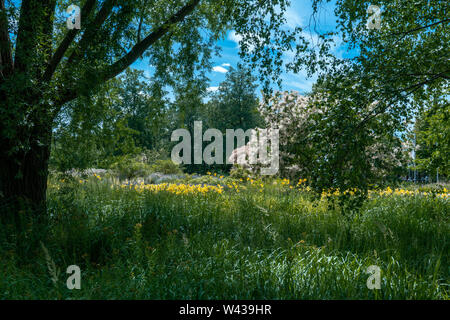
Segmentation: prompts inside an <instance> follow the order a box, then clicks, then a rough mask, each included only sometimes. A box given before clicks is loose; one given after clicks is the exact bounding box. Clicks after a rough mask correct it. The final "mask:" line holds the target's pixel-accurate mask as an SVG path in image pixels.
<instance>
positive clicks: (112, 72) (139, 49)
mask: <svg viewBox="0 0 450 320" xmlns="http://www.w3.org/2000/svg"><path fill="white" fill-rule="evenodd" d="M199 3H200V0H191V1H190V2H189V3H188V4H186V5H185V6H184V7H183V8H181V9H180V10H179V11H178V12H177V13H175V14H174V15H172V16H171V17H170V18H169V19H168V20H167V21H166V22H165V23H163V24H162V25H161V26H159V27H158V28H156V29H155V30H154V31H153V32H151V33H150V34H149V35H148V36H147V37H146V38H144V40H142V41H141V42H139V43H137V44H136V45H135V46H134V47H133V48H132V49H131V50H130V51H129V52H128V53H127V54H126V55H125V56H123V57H122V58H121V59H119V60H118V61H117V62H115V63H113V64H112V65H110V66H108V67H106V68H105V69H104V70H102V71H100V72H98V74H99V75H98V76H97V77H96V80H95V81H94V82H95V83H92V86H95V85H98V84H101V83H103V82H105V81H108V80H109V79H112V78H114V77H115V76H116V75H118V74H119V73H121V72H122V71H124V70H125V69H126V68H128V67H129V66H130V65H131V64H132V63H133V62H134V61H136V60H137V59H138V58H139V56H141V55H142V54H143V53H144V52H145V50H147V49H148V48H149V47H150V46H151V45H153V44H154V43H155V42H156V41H158V40H159V39H161V38H162V37H163V36H164V35H165V34H167V32H168V31H169V30H170V28H171V26H173V25H174V24H176V23H178V22H181V21H183V19H184V18H186V16H188V15H189V14H191V13H192V12H193V11H194V9H195V7H196V6H197V5H198V4H199ZM58 95H59V98H58V99H57V101H56V103H55V105H56V106H58V107H60V106H62V105H63V104H64V103H67V102H69V101H71V100H73V99H75V98H76V97H77V95H78V92H77V90H76V88H71V89H63V90H58Z"/></svg>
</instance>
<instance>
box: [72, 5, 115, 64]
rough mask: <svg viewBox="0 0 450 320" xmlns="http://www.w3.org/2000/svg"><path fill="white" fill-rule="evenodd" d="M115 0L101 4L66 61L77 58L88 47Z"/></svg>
mask: <svg viewBox="0 0 450 320" xmlns="http://www.w3.org/2000/svg"><path fill="white" fill-rule="evenodd" d="M116 2H117V0H106V1H105V3H104V4H103V6H102V8H101V9H100V11H99V12H98V14H97V16H96V17H95V18H94V21H92V23H90V24H89V26H88V27H87V28H86V31H85V32H84V34H83V36H82V37H81V40H80V42H79V43H78V48H76V49H75V50H74V51H73V52H72V54H71V55H70V57H69V61H68V63H69V64H71V63H73V62H74V61H75V60H76V59H78V58H79V57H80V56H81V55H82V54H83V53H84V52H85V51H86V49H87V48H88V47H89V45H90V44H91V43H92V40H93V38H94V37H95V34H96V32H97V30H98V29H99V28H100V27H101V26H102V24H103V23H104V22H105V20H106V18H108V16H109V14H110V13H111V12H112V9H113V7H114V5H115V4H116Z"/></svg>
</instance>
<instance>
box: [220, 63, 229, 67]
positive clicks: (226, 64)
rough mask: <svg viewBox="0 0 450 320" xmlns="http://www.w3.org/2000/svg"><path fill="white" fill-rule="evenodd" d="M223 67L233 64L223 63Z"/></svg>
mask: <svg viewBox="0 0 450 320" xmlns="http://www.w3.org/2000/svg"><path fill="white" fill-rule="evenodd" d="M222 67H231V64H229V63H222Z"/></svg>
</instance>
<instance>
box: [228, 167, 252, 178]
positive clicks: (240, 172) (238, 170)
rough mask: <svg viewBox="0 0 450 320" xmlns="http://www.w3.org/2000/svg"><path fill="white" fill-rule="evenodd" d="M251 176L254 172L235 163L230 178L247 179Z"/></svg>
mask: <svg viewBox="0 0 450 320" xmlns="http://www.w3.org/2000/svg"><path fill="white" fill-rule="evenodd" d="M251 177H252V173H251V172H250V171H249V170H247V169H245V168H243V167H242V166H240V165H234V166H233V168H231V170H230V178H233V179H243V180H246V179H247V178H251Z"/></svg>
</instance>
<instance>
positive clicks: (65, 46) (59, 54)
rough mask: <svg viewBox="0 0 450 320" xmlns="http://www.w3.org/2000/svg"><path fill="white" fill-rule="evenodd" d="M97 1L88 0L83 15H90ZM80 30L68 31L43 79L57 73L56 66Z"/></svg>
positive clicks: (82, 10)
mask: <svg viewBox="0 0 450 320" xmlns="http://www.w3.org/2000/svg"><path fill="white" fill-rule="evenodd" d="M96 2H97V1H96V0H88V1H87V2H86V3H85V5H84V6H83V8H82V9H81V17H87V16H89V15H90V13H91V12H92V9H93V8H94V5H95V3H96ZM79 31H80V30H79V29H72V30H69V31H68V32H67V33H66V36H65V37H64V39H63V41H62V42H61V44H60V45H59V47H58V49H56V51H55V53H54V55H53V57H52V58H51V60H50V62H49V63H48V66H47V69H46V70H45V73H44V76H43V81H45V82H48V81H50V79H51V77H52V76H53V74H54V73H55V70H56V68H57V67H58V65H59V63H60V62H61V59H62V58H63V57H64V54H65V53H66V51H67V49H68V48H69V46H70V44H71V43H72V42H73V39H75V37H76V35H77V34H78V32H79Z"/></svg>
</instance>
